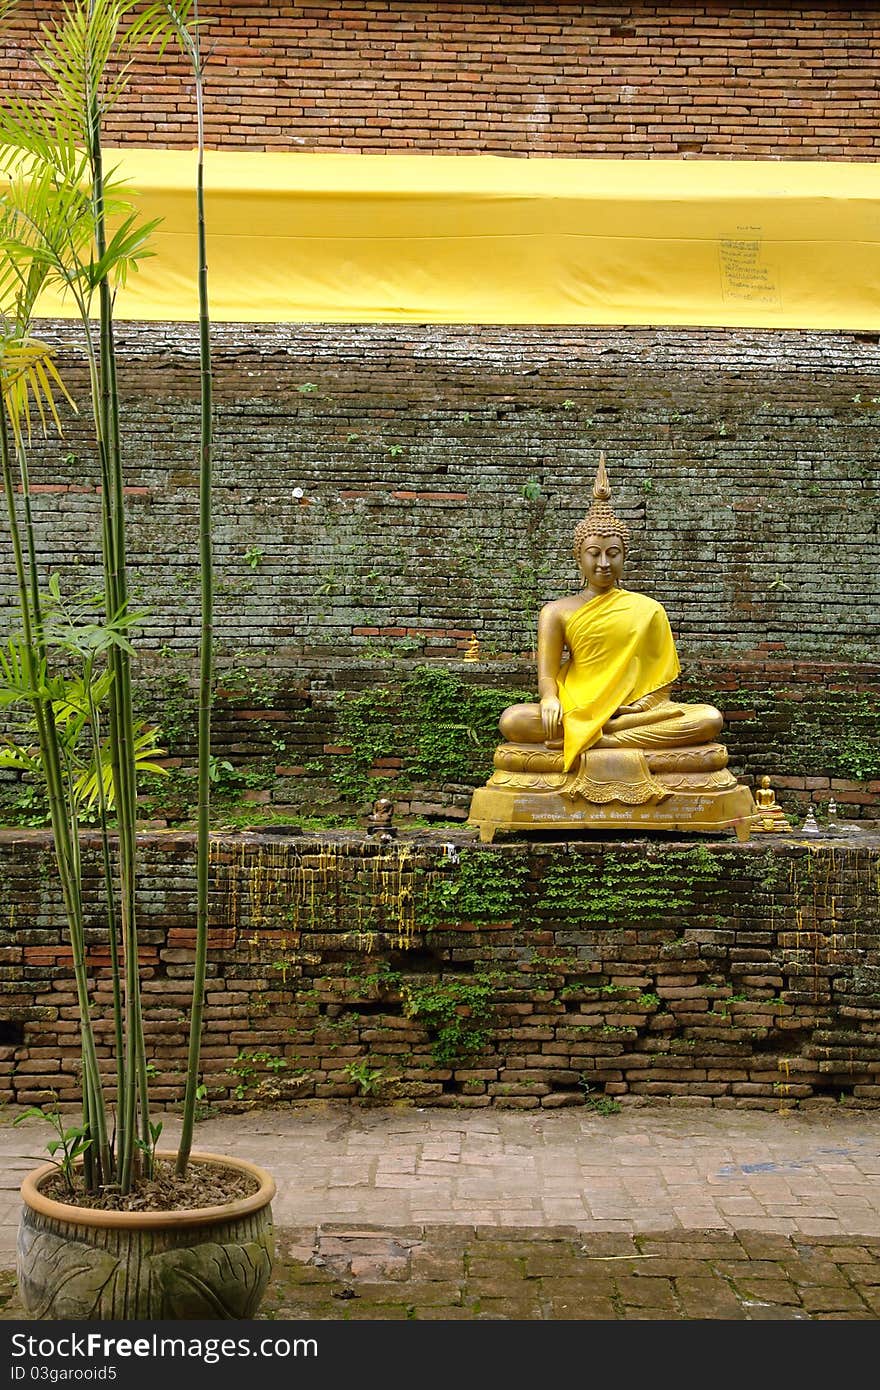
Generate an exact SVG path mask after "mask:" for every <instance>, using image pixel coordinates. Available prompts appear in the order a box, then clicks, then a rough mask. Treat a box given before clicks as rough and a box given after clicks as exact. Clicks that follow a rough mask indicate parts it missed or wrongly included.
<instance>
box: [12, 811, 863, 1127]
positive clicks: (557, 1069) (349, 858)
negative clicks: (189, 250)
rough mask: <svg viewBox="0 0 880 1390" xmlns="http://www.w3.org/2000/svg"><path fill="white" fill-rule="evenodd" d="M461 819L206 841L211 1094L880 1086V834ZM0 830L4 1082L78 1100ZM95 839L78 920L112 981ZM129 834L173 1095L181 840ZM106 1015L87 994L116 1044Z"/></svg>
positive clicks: (47, 900) (64, 1026)
mask: <svg viewBox="0 0 880 1390" xmlns="http://www.w3.org/2000/svg"><path fill="white" fill-rule="evenodd" d="M457 838H458V841H459V843H458V845H452V846H451V848H452V849H453V854H452V855H450V854H448V853H447V852H446V850H445V849H444V847H443V846H441V845H440V844H439V843H438V842H437V837H436V835H435V836H433V837H431V836H429V835H428V834H423V835H421V836H416V837H407V838H406V839H405V840H402V841H400V842H399V843H396V844H395V845H393V846H391V847H390V848H384V847H379V846H376V845H375V844H368V843H365V842H364V841H363V840H361V839H358V838H357V837H354V836H347V837H346V836H342V835H338V836H336V837H322V838H321V840H314V839H309V838H307V837H302V836H300V837H296V838H293V839H274V838H270V837H268V836H263V837H260V836H257V835H253V834H251V835H247V836H244V837H227V838H221V839H218V840H217V841H216V842H215V844H214V846H213V851H212V860H213V867H212V886H211V922H212V928H211V946H210V962H209V966H208V986H207V1003H208V1008H207V1014H206V1022H205V1034H204V1049H203V1053H202V1056H203V1066H204V1073H205V1078H206V1081H207V1084H208V1090H209V1095H210V1098H211V1100H212V1101H213V1102H214V1103H216V1104H220V1105H225V1104H235V1103H237V1102H241V1101H250V1100H254V1099H261V1100H264V1101H265V1100H271V1099H273V1098H283V1097H285V1096H303V1097H308V1096H318V1097H327V1096H334V1097H345V1096H351V1095H355V1094H357V1093H362V1094H371V1095H377V1096H380V1097H382V1098H385V1099H390V1098H394V1097H407V1098H410V1099H414V1100H416V1101H418V1103H419V1104H421V1105H449V1104H455V1105H476V1106H482V1105H489V1104H496V1105H506V1106H516V1107H520V1108H530V1107H537V1106H539V1105H541V1106H555V1105H565V1104H576V1103H583V1102H584V1100H585V1099H586V1100H588V1101H589V1100H593V1101H594V1102H595V1101H597V1100H600V1099H601V1098H603V1097H605V1098H613V1097H640V1096H676V1097H687V1098H690V1099H693V1100H696V1101H697V1102H702V1103H703V1104H708V1103H715V1104H720V1105H743V1106H750V1105H751V1106H762V1107H765V1108H777V1107H780V1106H785V1105H786V1104H788V1105H791V1104H794V1103H797V1102H800V1101H802V1100H807V1099H809V1098H815V1097H826V1098H828V1097H830V1098H833V1099H835V1100H837V1099H845V1098H853V1099H855V1101H856V1102H857V1103H858V1104H860V1105H872V1104H876V1103H877V1101H878V1100H880V1082H878V1072H880V1061H878V1043H880V936H878V928H880V913H878V906H880V905H878V883H880V877H878V868H880V840H878V838H877V836H876V835H875V836H868V835H864V834H863V835H861V836H855V835H852V834H851V835H850V836H849V837H843V838H841V839H839V840H838V841H832V840H828V839H826V840H824V841H822V842H821V843H818V844H806V843H804V842H803V841H799V840H796V839H795V840H794V842H793V843H791V842H780V841H779V840H778V839H776V840H774V841H769V840H765V841H764V842H761V841H760V840H759V839H756V840H753V841H751V842H749V843H748V844H746V845H739V844H737V843H736V842H719V841H710V842H706V843H704V844H701V845H697V844H694V843H693V842H688V841H679V842H678V843H675V842H670V841H668V840H660V839H657V840H655V841H653V842H652V844H651V845H650V847H646V845H645V844H644V843H643V842H642V843H632V842H630V843H620V842H615V841H613V840H610V839H609V840H607V841H605V842H603V843H595V842H594V843H591V844H585V843H565V842H564V841H559V842H552V843H550V842H545V843H534V844H532V845H524V844H518V845H513V844H511V845H507V846H493V847H480V846H478V845H475V844H473V843H472V842H471V843H466V842H465V841H464V840H463V838H462V837H461V836H458V837H457ZM2 842H3V871H2V879H0V921H2V923H3V924H4V925H3V930H2V932H0V951H2V956H3V967H2V969H3V976H2V992H3V993H2V999H3V1002H2V1010H0V1020H2V1021H0V1027H2V1030H3V1032H2V1037H3V1047H2V1051H0V1076H2V1086H3V1093H4V1095H5V1097H6V1098H8V1099H11V1100H14V1101H15V1102H16V1103H22V1104H23V1103H26V1102H30V1101H36V1100H39V1099H42V1098H44V1097H45V1093H46V1090H47V1088H50V1089H52V1090H55V1091H57V1093H58V1094H59V1096H60V1098H61V1099H62V1100H66V1101H71V1100H73V1099H74V1098H75V1096H76V1071H77V1065H78V1063H77V1057H78V1025H77V1019H76V1007H75V996H74V989H73V981H72V978H71V969H70V958H69V951H68V950H67V948H66V947H65V945H64V944H63V942H64V936H63V933H62V931H61V918H60V904H59V901H58V894H57V890H56V885H55V880H54V875H53V870H52V863H51V853H50V849H49V844H48V840H47V837H46V836H45V835H41V834H39V833H37V832H31V834H30V835H29V836H25V835H22V834H19V835H18V836H17V837H16V836H14V835H13V833H12V832H8V831H7V832H3V835H2ZM770 845H772V848H769V847H768V846H770ZM96 851H97V845H96V844H93V845H92V846H91V847H90V848H89V849H88V850H87V854H86V865H87V884H88V892H87V923H88V924H89V925H88V933H89V936H90V938H91V964H92V967H93V973H94V974H95V976H96V978H97V981H98V983H97V987H96V994H97V997H98V998H99V1000H100V1002H101V1004H102V1006H106V1004H107V1003H108V987H107V965H108V959H107V952H106V946H105V945H104V931H103V927H102V922H103V905H102V901H101V897H100V894H99V893H98V891H97V889H98V885H97V881H96V876H95V859H96ZM455 855H459V856H460V857H459V858H458V859H457V860H456V859H455ZM142 857H143V870H144V872H143V875H142V881H141V884H142V886H141V900H140V911H141V924H142V940H143V946H142V951H141V965H142V973H143V978H144V990H145V1001H146V1031H147V1037H148V1047H149V1051H150V1055H151V1060H152V1061H153V1064H154V1067H155V1070H156V1076H155V1097H156V1100H157V1102H158V1103H159V1104H160V1105H161V1104H165V1103H174V1102H175V1101H177V1100H179V1098H180V1094H181V1076H182V1069H183V1066H184V1059H185V1052H186V1025H187V1019H188V1009H189V989H190V979H191V969H192V946H193V930H192V923H193V905H194V899H195V881H194V871H193V839H192V837H191V836H184V835H179V836H164V837H160V836H153V837H147V838H145V839H144V842H143V846H142ZM110 1028H111V1023H110V1020H109V1018H108V1017H107V1015H106V1012H105V1013H104V1016H103V1022H101V1023H100V1025H99V1034H100V1041H101V1051H102V1055H103V1056H104V1059H105V1062H106V1063H107V1065H108V1067H109V1064H110V1063H109V1058H108V1056H107V1049H106V1045H105V1044H106V1041H107V1040H108V1039H109V1036H110Z"/></svg>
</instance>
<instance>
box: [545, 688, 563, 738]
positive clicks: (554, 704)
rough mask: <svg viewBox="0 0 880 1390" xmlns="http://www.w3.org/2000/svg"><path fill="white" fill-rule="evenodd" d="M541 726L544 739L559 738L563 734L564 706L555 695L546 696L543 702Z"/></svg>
mask: <svg viewBox="0 0 880 1390" xmlns="http://www.w3.org/2000/svg"><path fill="white" fill-rule="evenodd" d="M541 724H542V726H543V729H544V737H545V739H548V738H558V736H559V735H560V734H561V732H562V705H561V703H560V701H559V699H558V698H557V696H555V695H545V696H544V698H543V700H542V701H541Z"/></svg>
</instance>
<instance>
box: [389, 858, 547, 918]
mask: <svg viewBox="0 0 880 1390" xmlns="http://www.w3.org/2000/svg"><path fill="white" fill-rule="evenodd" d="M441 862H442V861H441ZM528 875H529V866H528V861H527V859H526V858H525V857H522V858H513V857H512V856H511V855H507V854H499V853H492V852H488V851H486V850H464V851H463V852H462V854H461V857H460V859H459V862H458V864H457V865H454V866H452V867H450V868H449V869H444V870H442V871H441V873H439V874H431V875H430V876H428V875H426V877H425V882H424V885H423V887H422V891H421V894H420V897H419V899H418V900H417V905H416V920H417V922H418V924H419V926H424V927H431V926H440V925H442V924H444V923H446V922H477V923H480V922H506V921H510V920H511V918H514V917H516V916H518V914H519V913H520V912H521V910H522V907H523V904H524V902H525V897H526V881H527V879H528Z"/></svg>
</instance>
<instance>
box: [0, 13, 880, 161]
mask: <svg viewBox="0 0 880 1390" xmlns="http://www.w3.org/2000/svg"><path fill="white" fill-rule="evenodd" d="M60 8H61V7H60V5H57V4H54V5H52V6H51V7H50V6H48V5H46V4H45V3H41V2H40V0H25V3H23V4H22V5H21V7H20V12H19V16H18V18H17V19H16V20H15V22H14V26H13V28H12V31H11V34H10V35H9V37H8V39H7V42H6V43H5V45H4V47H3V52H2V54H0V83H2V84H3V86H4V87H10V88H12V89H13V90H16V91H18V92H20V93H25V94H26V93H27V91H28V89H29V85H30V83H31V82H32V81H33V78H34V72H35V70H34V68H33V65H32V63H31V62H30V61H29V53H30V51H31V50H32V45H33V38H34V34H35V31H36V27H37V22H38V16H39V17H41V18H44V17H45V14H46V12H47V11H48V10H51V11H55V12H57V11H58V10H60ZM201 10H202V15H203V17H204V19H205V21H206V22H205V26H204V35H205V47H206V50H207V51H208V53H209V63H208V83H209V87H208V97H207V130H208V138H209V142H210V144H212V145H215V146H226V147H230V148H234V147H243V146H246V147H248V148H252V149H302V150H319V149H322V150H332V149H345V150H347V151H349V152H352V153H354V152H358V151H382V150H398V151H407V150H409V151H419V152H431V153H444V152H448V153H456V154H461V153H472V154H476V153H490V154H522V155H557V156H560V155H561V156H570V155H578V156H582V157H595V156H603V155H604V156H611V157H615V158H621V157H625V158H632V157H636V158H645V157H648V156H657V155H666V156H682V155H703V156H709V157H712V158H749V157H755V158H761V159H772V158H785V159H792V158H798V159H850V160H852V159H855V160H868V159H875V158H876V157H877V150H878V147H880V86H878V76H880V52H878V47H880V38H878V36H880V24H878V20H880V5H877V4H870V3H858V4H850V5H842V4H833V3H826V4H824V5H820V6H814V5H802V4H801V5H792V6H789V5H784V4H777V5H775V6H766V5H755V4H741V3H711V0H710V3H703V4H698V5H697V4H687V3H683V2H682V3H659V4H630V5H623V4H620V5H601V6H598V7H594V6H593V5H592V4H564V5H555V4H536V5H528V4H522V5H521V4H504V3H495V4H484V5H452V4H429V3H421V2H420V3H407V2H406V0H404V3H400V4H395V3H388V4H386V3H380V0H376V2H375V3H362V0H338V3H336V4H321V3H315V4H299V5H285V4H279V3H268V4H267V3H262V2H261V0H245V2H244V3H238V4H225V3H222V0H213V2H212V0H204V3H203V4H202V6H201ZM183 73H184V69H183V65H182V63H181V62H180V61H179V60H178V59H177V58H176V57H174V55H171V56H170V57H168V56H166V58H165V59H164V60H163V62H162V63H161V64H159V63H154V64H152V65H150V64H144V65H142V66H141V67H140V68H139V69H138V71H137V73H136V75H135V78H134V82H133V85H132V87H131V90H130V91H129V93H128V94H127V95H126V97H125V98H124V100H123V101H122V102H121V103H120V104H119V106H118V107H117V109H116V111H115V112H114V113H113V114H112V115H111V117H110V119H109V122H108V127H107V129H108V136H109V141H108V143H121V142H123V141H129V142H132V143H138V144H146V143H148V142H149V143H151V144H160V145H168V146H184V147H189V146H191V145H192V144H193V142H194V128H193V121H192V117H191V114H190V113H191V109H192V104H191V100H190V97H189V94H188V92H187V90H186V83H185V81H184V78H183Z"/></svg>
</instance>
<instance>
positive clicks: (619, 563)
mask: <svg viewBox="0 0 880 1390" xmlns="http://www.w3.org/2000/svg"><path fill="white" fill-rule="evenodd" d="M623 560H624V550H623V541H622V540H621V539H620V537H619V536H585V537H584V539H583V541H582V542H581V548H580V551H579V553H578V565H579V567H580V571H581V574H582V575H583V580H584V584H585V585H586V587H587V588H588V589H592V590H593V592H594V593H604V591H605V590H606V589H613V588H614V586H615V584H616V583H617V582H618V580H619V579H620V577H621V575H622V574H623Z"/></svg>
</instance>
